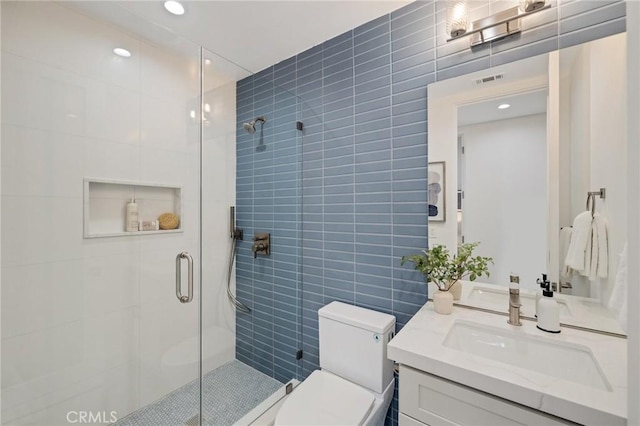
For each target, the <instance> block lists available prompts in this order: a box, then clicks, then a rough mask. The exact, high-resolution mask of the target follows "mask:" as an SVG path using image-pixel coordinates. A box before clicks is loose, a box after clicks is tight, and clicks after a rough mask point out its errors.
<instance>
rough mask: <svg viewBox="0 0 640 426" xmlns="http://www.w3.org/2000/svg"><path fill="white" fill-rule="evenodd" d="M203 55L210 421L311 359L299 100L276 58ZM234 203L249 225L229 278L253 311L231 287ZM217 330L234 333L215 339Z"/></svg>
mask: <svg viewBox="0 0 640 426" xmlns="http://www.w3.org/2000/svg"><path fill="white" fill-rule="evenodd" d="M203 64H204V65H203V67H204V72H203V88H204V89H203V90H204V95H203V99H204V100H203V114H204V116H205V118H206V120H205V122H204V126H203V146H202V152H203V155H202V159H203V181H202V190H203V214H202V218H203V224H202V227H203V233H204V235H205V238H204V239H203V249H202V253H203V267H204V268H205V270H204V271H203V275H202V276H203V282H202V289H203V290H202V295H203V297H202V303H203V307H202V321H203V324H202V329H203V354H202V356H203V359H202V366H203V372H202V373H203V376H202V387H203V390H202V407H203V417H204V424H233V423H235V422H236V421H238V420H239V419H241V418H242V417H243V416H245V415H247V414H248V413H249V412H252V414H253V411H252V410H254V409H256V410H258V411H259V408H256V407H258V406H259V405H260V403H261V402H263V400H265V399H266V398H268V397H269V396H271V395H272V394H273V393H274V392H276V391H279V390H281V389H283V387H284V384H285V383H286V382H288V381H290V380H291V379H296V378H298V377H299V372H300V366H301V363H302V361H301V359H300V356H301V349H302V346H301V337H300V335H301V322H300V318H301V316H300V307H301V291H300V290H301V288H300V283H301V277H300V262H299V260H300V258H299V254H300V247H301V246H300V242H301V230H300V220H299V218H300V215H301V210H300V209H301V202H300V200H301V198H300V197H301V179H300V178H301V169H300V150H301V145H300V140H301V133H300V131H298V130H297V129H296V121H297V120H298V117H299V112H298V109H299V103H298V99H297V98H296V96H294V95H293V94H292V93H290V92H287V91H286V90H284V89H283V88H282V87H279V86H277V85H276V84H274V80H273V78H272V77H273V69H272V68H271V69H269V70H265V71H263V72H260V73H258V74H256V75H253V74H251V73H250V72H248V71H246V70H243V69H241V68H240V67H237V66H235V65H234V64H231V63H229V62H227V61H226V60H224V59H223V58H220V57H218V56H216V55H215V54H213V53H212V52H208V51H206V50H205V52H204V61H203ZM291 71H292V72H293V78H294V79H295V67H293V68H292V69H291ZM221 153H225V154H222V155H221ZM225 182H231V183H232V187H231V190H230V191H229V192H228V193H224V194H221V193H220V190H221V189H220V188H221V185H223V184H224V183H225ZM230 206H235V216H236V227H237V228H238V229H239V230H242V234H243V235H242V239H239V240H237V241H236V243H237V244H236V248H235V254H236V256H235V265H234V268H233V270H232V271H231V281H230V282H229V284H230V289H231V293H232V294H233V295H234V296H235V297H237V299H238V301H239V302H240V303H242V304H243V305H246V306H247V307H248V308H249V311H247V310H245V309H241V308H234V303H233V302H232V301H231V300H230V298H229V297H227V294H226V292H227V288H226V287H227V284H228V282H227V279H228V277H227V272H228V271H227V269H228V265H229V262H230V259H231V258H232V257H233V251H232V249H233V243H232V239H231V233H230V229H229V227H230V224H229V219H228V218H229V215H230V210H229V207H230ZM205 210H207V211H205ZM209 230H213V231H212V232H213V234H214V235H215V236H216V238H217V239H218V240H217V241H216V243H217V244H219V243H220V241H222V242H223V243H222V247H224V249H223V250H221V249H220V248H221V247H220V246H219V245H215V246H214V241H212V240H209V239H208V238H207V237H206V235H208V233H209ZM264 237H268V238H269V239H268V240H266V239H263V238H264ZM267 244H268V247H269V250H268V253H267V250H264V248H265V247H266V245H267ZM214 331H215V332H216V333H220V334H224V335H225V336H227V335H228V336H229V339H226V338H223V339H220V340H218V341H216V343H215V345H212V346H211V348H207V341H206V339H207V337H206V336H207V334H209V333H212V332H214ZM227 344H230V350H231V353H230V354H229V355H230V357H227V358H225V357H226V355H227V354H226V352H225V355H224V356H222V355H220V351H221V350H222V349H221V348H226V347H227ZM224 359H228V360H229V362H227V363H224V364H222V365H220V366H218V367H216V366H217V365H219V363H220V362H223V360H224Z"/></svg>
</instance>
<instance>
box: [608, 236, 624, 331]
mask: <svg viewBox="0 0 640 426" xmlns="http://www.w3.org/2000/svg"><path fill="white" fill-rule="evenodd" d="M627 278H628V274H627V244H626V243H625V245H624V249H623V250H622V254H620V263H619V264H618V272H617V273H616V282H615V284H614V285H613V291H612V292H611V298H610V299H609V309H611V310H612V311H613V312H615V313H616V314H617V315H618V322H619V323H620V327H621V328H622V330H624V331H625V332H626V331H627V282H628V280H627Z"/></svg>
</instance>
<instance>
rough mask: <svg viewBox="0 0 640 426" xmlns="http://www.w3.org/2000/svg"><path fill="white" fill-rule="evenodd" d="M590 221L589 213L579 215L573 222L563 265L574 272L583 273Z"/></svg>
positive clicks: (589, 238)
mask: <svg viewBox="0 0 640 426" xmlns="http://www.w3.org/2000/svg"><path fill="white" fill-rule="evenodd" d="M592 220H593V218H592V217H591V212H589V211H585V212H582V213H580V214H579V215H578V216H576V218H575V219H574V220H573V231H572V233H571V242H570V243H569V249H568V250H567V257H566V258H565V260H564V264H565V265H566V266H567V267H568V268H570V269H572V270H574V271H578V272H582V271H585V258H586V253H587V245H588V244H589V243H590V242H591V222H592ZM590 252H591V251H589V253H590ZM589 266H590V265H589ZM587 270H588V269H587Z"/></svg>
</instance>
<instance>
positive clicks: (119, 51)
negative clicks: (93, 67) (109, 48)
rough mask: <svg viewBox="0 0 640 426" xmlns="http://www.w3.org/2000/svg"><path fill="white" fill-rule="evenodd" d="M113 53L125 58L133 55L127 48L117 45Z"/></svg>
mask: <svg viewBox="0 0 640 426" xmlns="http://www.w3.org/2000/svg"><path fill="white" fill-rule="evenodd" d="M113 53H115V54H116V55H118V56H122V57H123V58H128V57H130V56H131V52H129V51H128V50H127V49H123V48H122V47H116V48H115V49H113Z"/></svg>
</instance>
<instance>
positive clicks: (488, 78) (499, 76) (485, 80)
mask: <svg viewBox="0 0 640 426" xmlns="http://www.w3.org/2000/svg"><path fill="white" fill-rule="evenodd" d="M503 78H504V74H495V75H488V76H486V77H482V78H477V79H475V80H474V82H475V83H476V85H478V84H485V83H491V82H492V81H498V80H502V79H503Z"/></svg>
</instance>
